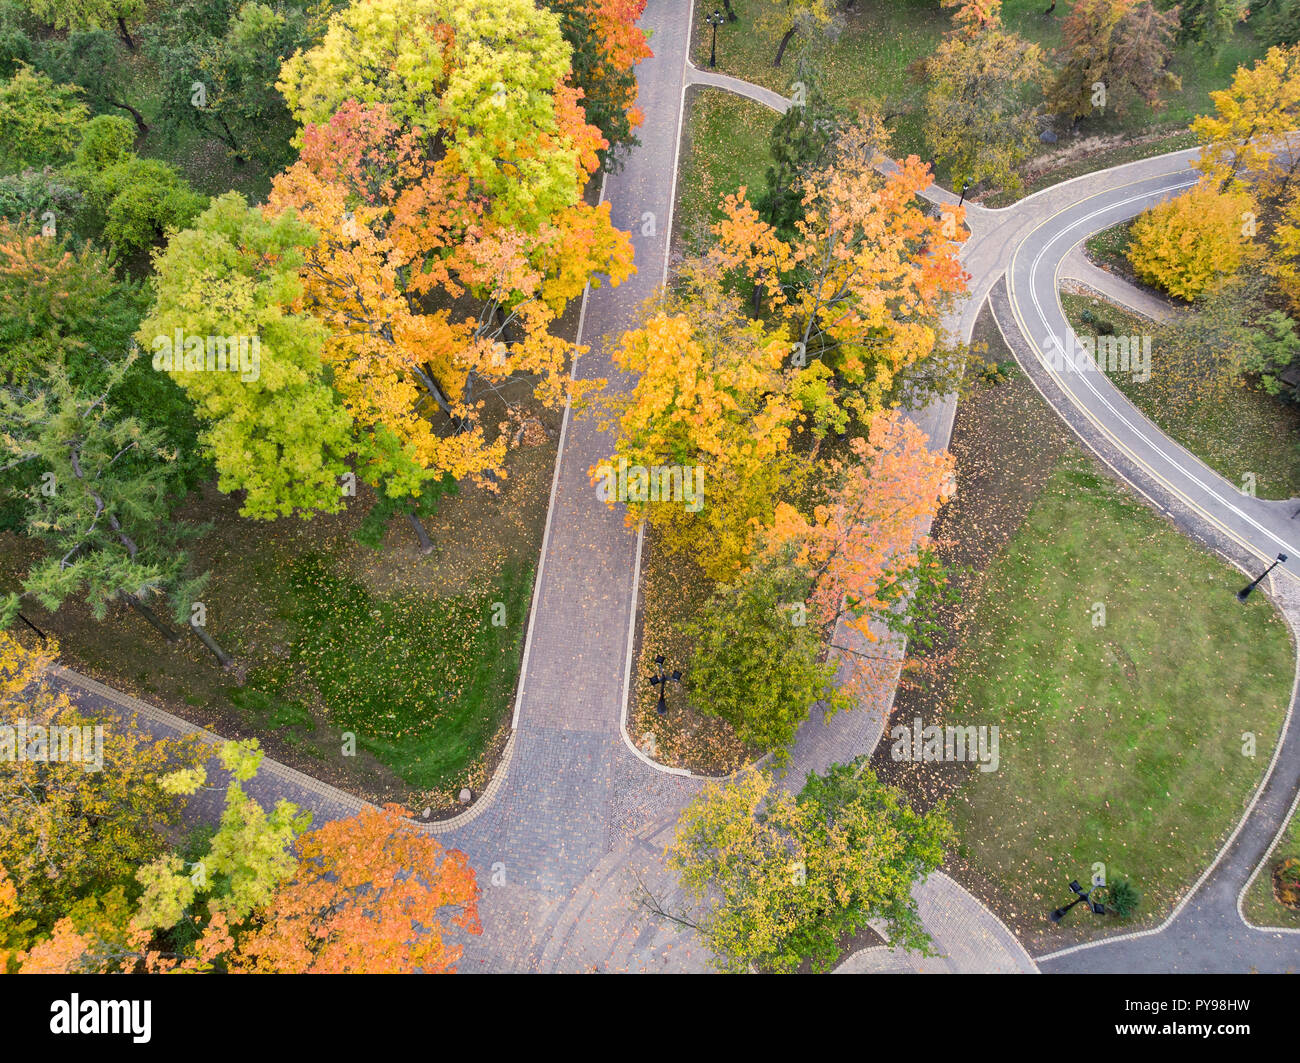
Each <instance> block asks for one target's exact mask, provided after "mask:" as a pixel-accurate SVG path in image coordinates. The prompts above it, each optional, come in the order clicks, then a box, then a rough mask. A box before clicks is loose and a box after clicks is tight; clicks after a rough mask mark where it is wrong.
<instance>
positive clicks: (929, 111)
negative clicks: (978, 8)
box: [924, 0, 1043, 190]
mask: <svg viewBox="0 0 1300 1063" xmlns="http://www.w3.org/2000/svg"><path fill="white" fill-rule="evenodd" d="M950 2H951V0H950ZM1000 8H1001V0H994V2H993V3H991V4H986V5H985V6H984V7H983V9H982V10H983V11H984V12H985V19H984V21H982V22H980V21H976V20H963V24H962V25H961V26H959V28H958V29H956V30H954V31H952V32H951V33H949V34H948V35H947V36H946V37H945V38H944V39H943V41H941V42H940V44H939V47H938V48H936V49H935V52H934V55H933V56H931V57H930V59H929V60H927V61H926V63H925V73H926V76H927V78H928V81H929V84H928V87H927V89H926V97H925V126H924V128H925V138H926V142H927V143H928V144H929V145H930V147H931V148H932V149H933V151H934V154H935V158H936V159H938V160H940V161H941V162H943V163H944V164H945V165H947V166H948V168H949V169H950V170H951V171H952V176H953V183H954V185H955V184H956V183H957V182H958V181H959V180H961V181H970V182H972V183H975V182H978V181H984V180H989V181H993V182H994V183H996V184H998V185H1001V186H1003V187H1006V188H1010V189H1012V190H1019V188H1020V176H1019V174H1018V173H1017V172H1016V171H1017V169H1018V167H1019V166H1020V164H1021V163H1022V162H1024V160H1025V159H1026V158H1028V157H1029V155H1030V154H1031V153H1032V151H1033V148H1034V144H1035V141H1036V139H1037V120H1038V113H1037V108H1035V107H1027V106H1025V99H1024V97H1025V92H1026V89H1027V88H1028V87H1029V86H1031V85H1033V84H1034V83H1036V82H1037V81H1038V80H1039V79H1040V78H1041V76H1042V73H1043V53H1042V49H1041V48H1039V47H1038V45H1036V44H1031V43H1030V42H1028V41H1026V40H1025V39H1024V38H1022V37H1021V36H1020V35H1019V34H1016V33H1008V32H1007V31H1006V30H1004V29H1003V28H1002V20H1001V16H1000V14H999V9H1000Z"/></svg>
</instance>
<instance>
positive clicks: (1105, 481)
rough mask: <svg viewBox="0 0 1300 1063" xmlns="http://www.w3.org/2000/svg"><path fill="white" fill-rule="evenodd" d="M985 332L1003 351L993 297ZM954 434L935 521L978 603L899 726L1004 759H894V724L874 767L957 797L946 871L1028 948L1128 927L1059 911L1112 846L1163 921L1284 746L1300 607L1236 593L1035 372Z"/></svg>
mask: <svg viewBox="0 0 1300 1063" xmlns="http://www.w3.org/2000/svg"><path fill="white" fill-rule="evenodd" d="M975 337H976V339H977V340H980V341H983V342H986V343H987V344H988V345H989V354H988V357H989V358H990V359H992V360H995V361H996V360H1001V359H1003V358H1005V357H1007V356H1008V354H1007V351H1006V347H1005V345H1004V344H1003V342H1002V340H1001V337H1000V334H999V333H998V332H997V329H996V327H995V326H993V324H992V321H991V318H990V316H989V313H988V310H987V308H986V309H985V310H984V311H983V312H982V313H981V315H980V319H979V321H978V322H977V325H976V330H975ZM950 449H951V450H952V453H953V454H954V456H955V458H956V460H957V481H958V482H957V496H956V498H955V499H954V501H953V502H951V503H949V505H948V506H946V507H945V508H944V509H943V510H941V511H940V514H939V518H938V520H937V521H936V523H935V528H934V536H935V540H936V542H937V543H938V544H939V548H940V552H941V554H942V556H943V558H944V560H945V561H946V562H947V563H949V564H950V565H952V566H956V567H957V578H956V580H955V583H956V585H957V587H958V589H959V590H960V592H961V595H962V601H961V602H960V603H958V604H957V605H955V606H953V607H951V608H949V609H947V610H945V615H944V616H943V617H942V618H941V619H942V621H943V624H944V627H945V628H946V630H947V631H948V632H949V635H948V636H947V637H946V638H945V639H944V640H943V641H942V642H941V643H940V644H939V645H936V646H935V647H934V648H933V650H931V651H930V652H929V653H928V654H926V655H925V656H924V657H922V658H921V659H920V660H919V661H917V662H915V663H916V664H917V665H918V666H919V667H917V670H916V672H915V673H914V674H915V675H916V676H919V678H917V679H915V680H914V681H913V682H911V683H909V684H908V685H906V686H904V687H903V688H901V689H900V691H899V695H898V699H897V702H896V708H895V712H894V718H893V721H892V722H893V723H894V724H898V723H903V724H908V725H910V724H911V722H912V721H913V720H914V719H915V718H916V717H920V718H922V720H923V721H924V723H925V724H930V723H942V724H952V725H963V726H966V725H973V726H979V725H981V724H982V725H986V726H990V727H991V726H992V725H995V724H996V725H997V726H998V727H999V729H1000V734H999V742H1000V763H999V766H998V770H996V771H992V772H980V771H978V770H976V768H975V767H974V766H972V765H970V764H962V763H953V764H947V763H922V764H917V763H912V762H908V761H895V760H894V759H893V758H892V755H891V748H890V742H889V741H888V740H886V741H884V742H882V743H881V745H880V747H878V749H877V751H876V755H875V758H874V760H873V766H875V767H876V768H877V769H878V770H879V771H880V772H881V773H882V775H884V777H886V778H887V779H889V780H890V781H893V782H896V783H898V784H900V785H902V786H904V787H905V788H907V789H908V791H909V792H911V793H912V794H913V795H914V796H915V797H916V798H917V799H918V800H920V801H921V802H923V803H927V804H928V803H932V802H935V801H938V800H940V799H947V800H948V801H949V802H950V804H951V806H952V809H953V817H954V820H955V822H956V823H957V824H958V827H959V846H958V848H957V850H956V851H955V852H954V853H953V854H952V857H951V859H950V865H949V867H950V871H951V872H952V873H953V874H954V875H955V876H956V877H958V878H959V879H960V881H961V882H962V883H963V884H964V885H965V886H967V887H968V888H969V889H971V890H973V891H974V892H975V893H977V894H978V895H979V896H980V897H981V898H982V899H983V900H984V901H985V902H986V903H988V904H989V905H990V906H991V907H992V908H993V909H994V910H995V911H996V912H997V913H998V914H999V915H1000V916H1001V917H1002V918H1003V919H1004V920H1006V921H1007V923H1008V924H1009V925H1011V926H1012V927H1013V928H1015V930H1016V931H1017V933H1018V934H1019V935H1020V936H1021V938H1022V940H1024V941H1025V942H1026V944H1027V945H1028V946H1029V948H1030V950H1031V951H1039V950H1050V949H1051V948H1056V947H1061V946H1064V945H1067V944H1070V943H1072V942H1075V941H1078V940H1083V939H1086V938H1089V937H1094V936H1098V935H1101V934H1105V933H1110V932H1113V931H1114V929H1115V928H1116V921H1115V920H1114V919H1110V918H1108V919H1106V920H1102V919H1097V918H1092V917H1086V916H1085V918H1076V917H1077V916H1078V915H1079V914H1080V913H1079V912H1077V911H1076V912H1075V913H1074V915H1072V916H1070V918H1069V919H1068V920H1067V921H1066V923H1065V925H1063V926H1060V927H1053V925H1052V924H1051V923H1050V922H1049V921H1048V919H1047V914H1048V913H1049V912H1050V911H1051V909H1052V908H1054V907H1055V906H1056V905H1058V904H1060V903H1062V901H1064V900H1065V899H1067V896H1068V892H1069V891H1068V883H1069V881H1070V880H1071V879H1072V878H1079V879H1081V880H1083V879H1086V878H1090V877H1091V875H1092V873H1093V864H1094V863H1097V862H1101V863H1104V864H1105V865H1106V870H1107V873H1108V875H1109V876H1110V877H1111V878H1112V879H1113V878H1115V877H1120V876H1127V877H1129V878H1130V879H1132V880H1133V881H1134V883H1135V884H1136V885H1137V887H1138V888H1139V889H1140V890H1141V891H1142V892H1143V894H1144V899H1143V904H1142V908H1141V910H1140V912H1139V919H1138V921H1136V922H1135V925H1141V924H1143V923H1148V922H1151V921H1156V920H1158V919H1159V918H1160V917H1162V915H1163V914H1164V913H1166V912H1167V911H1168V910H1169V908H1170V906H1171V905H1172V904H1173V903H1174V900H1175V898H1176V897H1177V896H1179V895H1180V894H1181V893H1182V892H1183V891H1184V890H1185V889H1186V888H1187V886H1189V885H1190V884H1191V882H1192V881H1194V880H1195V878H1196V877H1197V875H1199V873H1200V872H1201V870H1203V868H1204V867H1205V865H1206V864H1207V863H1208V861H1209V860H1210V859H1211V857H1212V854H1213V853H1214V852H1215V851H1216V850H1217V848H1218V846H1219V845H1220V844H1221V842H1222V839H1223V837H1224V836H1225V835H1226V834H1227V832H1229V831H1230V830H1231V828H1232V827H1233V826H1234V825H1235V823H1236V820H1237V818H1238V817H1239V816H1240V814H1241V810H1242V808H1243V807H1244V802H1245V800H1246V799H1247V795H1248V794H1249V793H1250V792H1252V790H1253V788H1254V786H1255V785H1257V783H1258V780H1259V777H1260V775H1261V773H1262V771H1263V769H1264V766H1265V765H1266V764H1267V762H1268V759H1269V757H1270V755H1271V750H1272V747H1273V745H1274V743H1275V741H1276V737H1277V734H1278V732H1279V729H1280V725H1281V721H1282V719H1283V717H1284V715H1285V711H1286V704H1287V700H1288V698H1289V696H1290V688H1291V682H1292V677H1293V668H1294V656H1293V652H1292V647H1291V644H1290V640H1289V635H1288V631H1287V628H1286V625H1285V623H1284V622H1283V621H1282V620H1281V619H1280V618H1279V617H1277V616H1276V614H1274V613H1273V611H1272V610H1271V609H1270V608H1269V607H1268V606H1267V605H1266V604H1265V603H1263V602H1260V603H1258V604H1257V605H1256V606H1252V607H1251V608H1249V609H1241V608H1238V607H1237V603H1236V602H1235V601H1234V600H1233V598H1232V593H1233V592H1234V591H1235V590H1236V589H1237V588H1238V586H1239V584H1240V575H1239V574H1238V573H1237V572H1236V571H1235V570H1234V569H1232V568H1229V567H1228V566H1226V565H1223V564H1222V563H1220V562H1219V561H1217V560H1216V559H1214V558H1212V557H1210V556H1209V555H1207V554H1205V553H1203V552H1202V551H1200V550H1199V549H1198V548H1197V547H1196V546H1194V545H1193V544H1192V543H1191V542H1189V541H1188V540H1187V539H1185V538H1184V537H1183V536H1182V535H1181V534H1179V533H1178V532H1177V531H1176V530H1175V529H1173V528H1172V527H1171V526H1170V525H1169V524H1167V523H1166V522H1165V521H1164V520H1162V519H1161V518H1159V517H1158V516H1157V515H1155V514H1154V513H1153V512H1152V511H1151V510H1150V509H1148V508H1147V507H1146V506H1144V505H1142V504H1141V503H1139V502H1138V501H1136V500H1135V499H1134V498H1133V497H1132V496H1131V495H1129V494H1128V493H1127V491H1126V490H1124V489H1123V488H1121V487H1119V486H1118V485H1116V484H1115V483H1114V482H1113V481H1112V480H1110V479H1109V478H1108V477H1107V476H1106V475H1105V474H1104V473H1103V471H1102V470H1101V468H1100V466H1098V465H1097V464H1096V463H1095V462H1093V461H1092V460H1091V459H1090V458H1089V457H1087V456H1086V455H1085V454H1084V452H1083V451H1082V450H1081V449H1080V448H1079V447H1078V445H1077V444H1076V443H1075V441H1074V438H1073V436H1072V435H1071V434H1070V433H1069V432H1068V431H1067V430H1066V429H1065V428H1064V426H1063V425H1061V423H1060V422H1059V420H1058V419H1057V418H1056V416H1055V414H1054V413H1053V412H1052V411H1051V410H1050V408H1048V407H1047V405H1046V404H1045V403H1044V402H1043V401H1042V399H1041V398H1040V397H1039V396H1038V394H1037V392H1036V391H1035V390H1034V388H1033V386H1032V384H1031V383H1029V382H1028V381H1027V380H1026V379H1025V378H1024V377H1023V375H1021V374H1018V373H1016V374H1013V375H1012V376H1011V378H1010V379H1009V380H1008V381H1007V382H1006V383H1003V384H999V385H995V386H987V385H985V386H980V387H977V388H975V389H974V390H973V392H972V394H971V395H970V397H969V398H968V399H965V400H963V402H962V404H961V405H960V406H959V407H958V411H957V419H956V423H955V426H954V433H953V440H952V445H951V448H950ZM1098 604H1100V605H1101V606H1102V607H1104V613H1103V612H1102V611H1101V610H1099V609H1098V608H1097V606H1098ZM1094 618H1096V619H1097V623H1096V625H1095V626H1094ZM1245 731H1252V732H1254V733H1255V735H1256V755H1255V757H1254V758H1253V759H1252V758H1248V757H1246V756H1243V755H1242V733H1243V732H1245Z"/></svg>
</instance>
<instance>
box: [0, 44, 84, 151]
mask: <svg viewBox="0 0 1300 1063" xmlns="http://www.w3.org/2000/svg"><path fill="white" fill-rule="evenodd" d="M89 117H90V112H89V110H88V109H87V107H86V105H85V104H84V103H82V102H81V100H79V99H78V98H77V90H76V89H74V88H72V87H71V86H69V85H56V84H55V83H54V82H53V81H51V80H50V79H49V78H48V77H46V76H45V75H44V74H41V73H39V72H37V71H35V70H33V69H32V68H31V67H29V66H26V65H22V66H20V67H19V68H18V72H17V73H16V74H14V76H13V77H11V78H10V79H9V80H8V81H5V82H0V168H2V169H3V170H4V171H5V172H6V173H7V172H11V171H13V170H21V169H22V168H23V167H26V166H37V167H39V166H44V165H46V164H47V163H49V164H57V163H61V162H63V161H65V160H66V159H67V158H68V157H69V156H70V155H71V154H72V152H73V150H74V149H75V148H76V146H77V142H78V140H79V139H80V136H81V127H82V126H83V125H85V123H86V119H87V118H89Z"/></svg>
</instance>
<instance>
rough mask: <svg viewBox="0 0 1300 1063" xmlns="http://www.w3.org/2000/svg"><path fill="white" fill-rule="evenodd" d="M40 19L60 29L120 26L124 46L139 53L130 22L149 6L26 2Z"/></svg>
mask: <svg viewBox="0 0 1300 1063" xmlns="http://www.w3.org/2000/svg"><path fill="white" fill-rule="evenodd" d="M22 2H23V4H24V6H26V8H27V9H28V10H29V11H31V13H32V14H33V15H35V16H36V17H37V18H38V19H41V20H42V21H43V22H48V23H50V24H51V25H52V26H53V27H54V28H55V29H60V30H85V29H102V28H103V27H105V26H116V27H117V32H118V33H119V34H121V36H122V43H123V44H125V45H126V46H127V47H128V48H130V49H131V50H132V51H134V50H135V38H134V37H132V36H131V31H130V30H129V29H128V28H127V25H126V21H127V19H131V18H135V16H136V15H138V14H140V13H141V12H142V11H143V10H144V7H145V0H22Z"/></svg>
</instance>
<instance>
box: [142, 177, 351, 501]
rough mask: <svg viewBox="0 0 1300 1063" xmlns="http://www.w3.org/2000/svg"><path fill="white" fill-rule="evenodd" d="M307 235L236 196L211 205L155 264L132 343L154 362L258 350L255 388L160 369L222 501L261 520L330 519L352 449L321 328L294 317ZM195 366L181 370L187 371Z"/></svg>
mask: <svg viewBox="0 0 1300 1063" xmlns="http://www.w3.org/2000/svg"><path fill="white" fill-rule="evenodd" d="M315 239H316V234H315V233H314V232H313V231H312V230H311V229H310V228H309V227H308V226H306V225H304V224H303V223H302V222H300V221H298V220H297V218H296V217H295V216H294V215H293V214H292V213H285V214H282V215H280V216H278V217H276V218H275V219H273V220H268V219H267V218H266V217H264V216H263V214H262V212H261V211H260V210H259V209H257V208H254V207H250V206H249V205H248V203H247V202H246V201H245V200H244V199H243V197H241V196H239V195H238V194H236V193H233V192H231V193H227V194H226V195H224V196H220V197H218V198H217V199H215V200H213V202H212V205H211V206H210V207H209V208H208V209H207V210H206V211H205V212H204V213H203V214H202V215H201V216H200V217H199V218H198V220H197V221H196V223H195V226H194V228H191V229H186V230H184V231H182V232H179V233H177V234H176V235H174V236H173V237H172V238H171V240H170V241H169V242H168V245H167V248H166V250H165V251H163V252H162V253H161V254H159V255H158V256H157V257H156V258H155V275H154V278H153V282H152V284H153V288H154V292H155V295H156V300H155V303H154V307H153V309H152V311H151V312H150V314H149V316H148V317H147V318H146V320H145V321H144V322H143V324H142V325H141V326H140V330H139V332H138V336H139V340H140V343H141V345H142V346H143V347H145V348H146V349H147V350H149V351H152V352H153V353H154V360H155V365H156V366H158V367H160V368H162V367H165V366H166V362H165V361H164V360H163V357H162V355H163V354H165V353H166V352H167V351H168V350H170V348H171V346H172V345H174V337H175V336H176V334H177V332H178V330H179V332H180V333H181V335H182V339H183V340H185V342H186V344H187V345H188V343H189V342H190V341H192V340H194V341H197V342H198V343H200V344H203V343H204V341H205V340H206V338H208V337H212V338H218V337H236V338H239V337H243V338H244V339H245V341H247V343H248V344H249V347H250V349H251V343H252V340H253V339H256V340H257V341H258V350H259V352H260V364H259V366H258V368H257V372H256V374H255V376H256V378H255V379H248V380H245V379H242V377H244V376H248V375H253V374H246V373H243V372H233V371H226V372H217V371H214V372H207V371H205V370H206V361H204V363H203V365H204V369H202V370H201V369H199V367H198V366H199V363H198V362H193V363H191V362H186V361H184V360H183V359H181V360H175V361H173V362H172V363H171V368H170V369H169V370H168V371H169V372H170V375H171V376H172V378H173V379H174V380H175V381H176V382H177V383H178V384H180V386H181V387H182V388H183V389H184V390H185V392H186V393H187V394H188V395H189V397H190V399H191V401H192V402H193V403H194V406H195V408H196V410H197V411H198V412H199V414H200V416H201V417H202V418H203V419H204V420H205V421H206V422H207V427H206V428H205V429H204V431H203V433H202V436H201V439H202V441H203V443H204V444H205V446H206V448H207V450H208V452H209V453H210V454H211V456H212V460H213V462H214V463H215V465H216V468H217V473H218V477H219V479H218V486H219V487H220V489H221V490H222V491H225V492H227V493H229V492H232V491H240V490H242V491H246V492H247V494H246V496H245V499H244V504H243V506H242V507H241V509H240V512H241V513H242V514H243V515H244V516H250V517H257V518H262V519H270V518H273V517H277V516H285V515H288V514H291V513H294V512H303V513H306V514H308V515H310V514H311V513H313V512H316V511H324V512H329V513H336V512H338V511H339V510H340V509H341V508H342V506H343V496H342V492H341V490H340V486H339V478H340V477H341V476H342V475H343V474H344V473H345V472H346V471H347V465H346V464H345V459H346V458H347V456H348V455H349V454H350V453H352V451H353V450H354V449H355V447H356V442H355V441H354V439H353V432H352V423H351V418H350V417H349V416H348V414H347V412H346V410H345V409H344V408H343V406H342V405H341V403H340V402H339V399H338V396H337V395H336V394H335V392H334V391H333V389H332V388H331V387H330V384H329V382H328V380H327V379H326V377H325V372H324V368H323V365H322V362H321V347H322V344H323V343H324V340H325V334H326V330H325V326H324V325H322V324H320V323H319V322H317V321H316V320H315V319H313V318H311V317H309V316H307V315H306V314H302V313H298V312H297V311H296V310H295V309H294V306H295V303H296V302H297V300H298V298H299V296H300V294H301V291H302V286H301V282H300V280H299V275H298V270H299V268H300V267H301V266H302V263H303V254H302V249H303V248H304V247H307V246H310V245H311V244H312V243H313V242H314V241H315ZM191 364H192V365H193V366H194V368H187V366H189V365H191Z"/></svg>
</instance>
